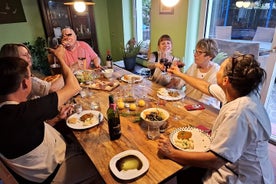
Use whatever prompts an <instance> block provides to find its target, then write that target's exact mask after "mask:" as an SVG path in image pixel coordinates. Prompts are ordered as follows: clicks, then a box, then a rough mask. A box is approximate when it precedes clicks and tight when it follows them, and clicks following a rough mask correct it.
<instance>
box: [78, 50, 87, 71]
mask: <svg viewBox="0 0 276 184" xmlns="http://www.w3.org/2000/svg"><path fill="white" fill-rule="evenodd" d="M78 65H79V68H80V69H81V70H85V69H86V52H85V49H84V48H82V47H79V48H78Z"/></svg>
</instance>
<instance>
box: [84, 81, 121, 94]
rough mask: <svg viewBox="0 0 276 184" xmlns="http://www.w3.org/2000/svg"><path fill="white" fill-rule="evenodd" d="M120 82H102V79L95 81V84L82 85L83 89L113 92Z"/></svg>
mask: <svg viewBox="0 0 276 184" xmlns="http://www.w3.org/2000/svg"><path fill="white" fill-rule="evenodd" d="M119 85H120V82H119V81H118V80H112V81H108V80H102V79H95V80H94V81H93V82H92V81H91V82H89V83H80V86H81V87H85V88H90V89H99V90H104V91H111V90H113V89H115V88H116V87H118V86H119Z"/></svg>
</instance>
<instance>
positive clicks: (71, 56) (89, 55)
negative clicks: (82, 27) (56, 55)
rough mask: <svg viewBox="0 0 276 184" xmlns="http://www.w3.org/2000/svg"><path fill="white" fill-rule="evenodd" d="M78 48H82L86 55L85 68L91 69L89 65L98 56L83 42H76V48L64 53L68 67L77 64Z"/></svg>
mask: <svg viewBox="0 0 276 184" xmlns="http://www.w3.org/2000/svg"><path fill="white" fill-rule="evenodd" d="M79 48H83V49H84V50H85V55H86V65H85V66H86V68H87V69H88V68H91V67H90V63H91V61H93V60H94V59H96V58H97V57H98V55H97V54H96V53H95V52H94V50H93V49H92V48H91V47H90V46H89V45H88V44H87V43H86V42H84V41H77V42H76V48H74V49H73V50H66V51H65V61H66V64H67V65H68V66H73V65H75V64H77V63H78V50H79Z"/></svg>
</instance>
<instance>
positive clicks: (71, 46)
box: [61, 28, 101, 70]
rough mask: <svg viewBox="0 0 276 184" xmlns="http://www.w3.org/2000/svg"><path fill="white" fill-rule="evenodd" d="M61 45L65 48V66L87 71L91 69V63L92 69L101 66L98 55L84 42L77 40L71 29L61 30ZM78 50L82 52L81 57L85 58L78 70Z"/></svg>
mask: <svg viewBox="0 0 276 184" xmlns="http://www.w3.org/2000/svg"><path fill="white" fill-rule="evenodd" d="M61 43H62V45H63V46H64V47H65V48H66V52H65V60H66V64H67V65H68V66H70V67H71V69H73V70H75V69H89V68H91V62H93V64H94V67H96V68H99V67H100V66H101V59H100V58H99V57H98V55H97V54H96V53H95V52H94V50H93V49H92V48H91V47H90V46H89V45H88V44H87V43H86V42H84V41H78V40H77V36H76V33H75V32H74V30H73V29H71V28H64V29H63V30H62V38H61ZM80 50H84V56H82V57H85V59H86V63H84V64H83V66H82V68H80V66H79V63H78V59H80V58H79V56H78V53H79V51H80ZM82 59H83V58H82ZM83 67H84V68H83Z"/></svg>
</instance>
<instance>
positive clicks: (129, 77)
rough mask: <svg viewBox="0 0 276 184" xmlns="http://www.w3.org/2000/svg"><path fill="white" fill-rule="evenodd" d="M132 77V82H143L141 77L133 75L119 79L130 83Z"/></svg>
mask: <svg viewBox="0 0 276 184" xmlns="http://www.w3.org/2000/svg"><path fill="white" fill-rule="evenodd" d="M132 77H135V80H134V82H140V81H142V80H143V77H142V76H139V75H135V74H128V75H123V76H122V77H121V80H122V81H124V82H130V81H131V78H132Z"/></svg>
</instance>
